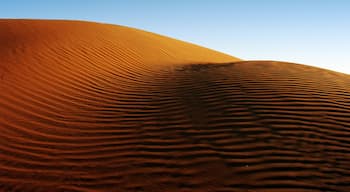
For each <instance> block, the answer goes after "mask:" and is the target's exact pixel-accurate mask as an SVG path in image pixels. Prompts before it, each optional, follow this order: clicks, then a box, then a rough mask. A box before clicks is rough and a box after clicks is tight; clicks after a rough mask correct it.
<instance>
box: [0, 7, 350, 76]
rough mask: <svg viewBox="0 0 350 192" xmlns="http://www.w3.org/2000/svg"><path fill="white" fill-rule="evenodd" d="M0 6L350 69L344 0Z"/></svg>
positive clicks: (251, 55) (10, 11) (0, 10)
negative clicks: (129, 27)
mask: <svg viewBox="0 0 350 192" xmlns="http://www.w3.org/2000/svg"><path fill="white" fill-rule="evenodd" d="M0 5H1V6H0V17H1V18H42V19H73V20H89V21H98V22H106V23H113V24H119V25H126V26H131V27H135V28H140V29H144V30H147V31H152V32H155V33H159V34H163V35H167V36H171V37H174V38H178V39H181V40H185V41H189V42H192V43H196V44H199V45H203V46H206V47H209V48H212V49H216V50H219V51H222V52H225V53H228V54H231V55H233V56H237V57H240V58H242V59H254V60H258V59H259V60H260V59H263V60H282V61H291V62H298V63H304V64H308V65H314V66H319V67H322V68H328V69H332V70H336V71H341V72H346V73H349V74H350V1H348V0H174V1H171V0H3V1H1V4H0Z"/></svg>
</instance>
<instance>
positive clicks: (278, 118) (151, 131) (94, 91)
mask: <svg viewBox="0 0 350 192" xmlns="http://www.w3.org/2000/svg"><path fill="white" fill-rule="evenodd" d="M232 46H235V45H232ZM349 85H350V76H349V75H345V74H342V73H337V72H333V71H329V70H324V69H320V68H315V67H310V66H306V65H301V64H292V63H284V62H273V61H241V60H240V59H238V58H235V57H232V56H229V55H225V54H223V53H219V52H216V51H213V50H210V49H207V48H203V47H200V46H196V45H193V44H189V43H186V42H182V41H178V40H175V39H171V38H168V37H164V36H161V35H157V34H153V33H150V32H145V31H141V30H137V29H133V28H127V27H122V26H115V25H109V24H99V23H90V22H80V21H49V20H0V191H45V192H46V191H50V192H57V191H72V192H73V191H74V192H79V191H81V192H92V191H96V192H102V191H103V192H119V191H139V192H141V191H152V192H157V191H159V192H161V191H188V192H190V191H235V192H241V191H243V192H244V191H245V192H253V191H254V192H295V191H301V192H321V191H339V192H348V191H350V140H349V138H350V86H349Z"/></svg>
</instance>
